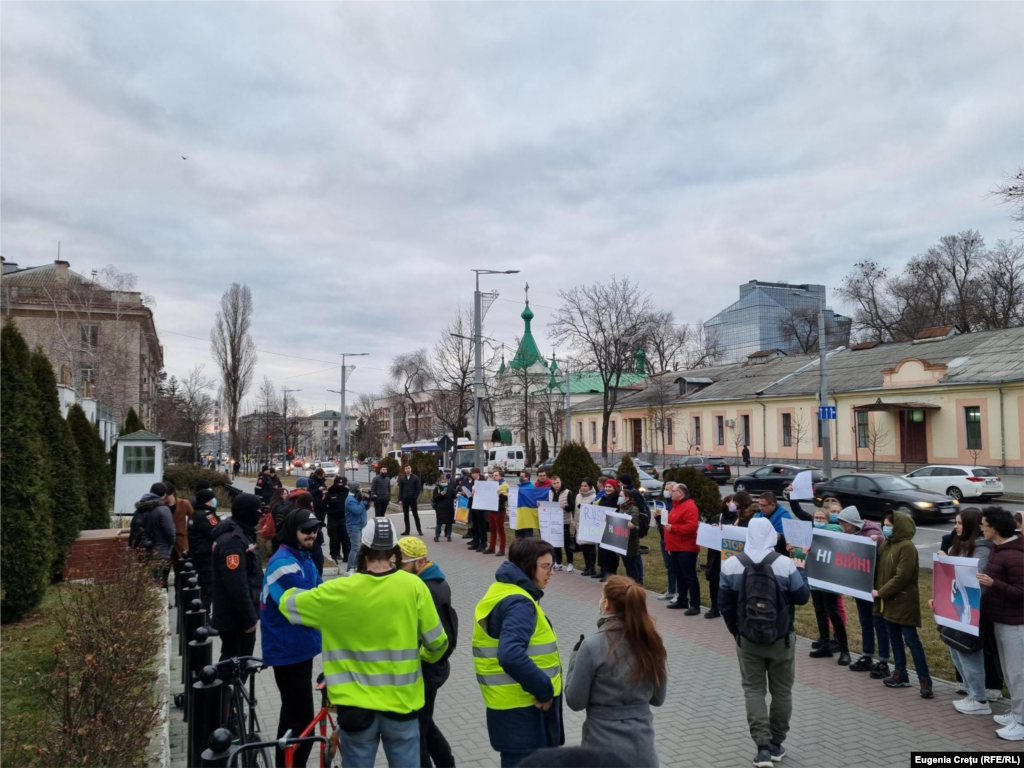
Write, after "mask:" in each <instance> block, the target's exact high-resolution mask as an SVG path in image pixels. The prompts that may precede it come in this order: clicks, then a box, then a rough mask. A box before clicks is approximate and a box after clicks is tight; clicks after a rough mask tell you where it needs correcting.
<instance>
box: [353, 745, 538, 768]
mask: <svg viewBox="0 0 1024 768" xmlns="http://www.w3.org/2000/svg"><path fill="white" fill-rule="evenodd" d="M534 752H536V750H534V749H531V750H529V751H527V752H499V753H498V754H499V755H501V768H515V767H516V766H517V765H519V763H521V762H522V761H523V760H525V759H526V758H527V757H529V756H530V755H532V754H533V753H534ZM345 768H348V766H345Z"/></svg>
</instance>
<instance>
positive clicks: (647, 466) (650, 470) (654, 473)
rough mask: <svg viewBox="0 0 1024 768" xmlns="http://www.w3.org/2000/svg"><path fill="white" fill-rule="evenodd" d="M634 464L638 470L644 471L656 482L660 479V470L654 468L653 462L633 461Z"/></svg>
mask: <svg viewBox="0 0 1024 768" xmlns="http://www.w3.org/2000/svg"><path fill="white" fill-rule="evenodd" d="M633 463H634V464H636V468H637V469H642V470H643V471H644V472H646V473H647V474H648V475H650V476H651V477H653V478H654V479H655V480H658V479H659V477H658V468H657V467H656V466H654V465H653V464H651V462H649V461H644V460H643V459H633Z"/></svg>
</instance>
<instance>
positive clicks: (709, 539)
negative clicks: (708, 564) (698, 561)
mask: <svg viewBox="0 0 1024 768" xmlns="http://www.w3.org/2000/svg"><path fill="white" fill-rule="evenodd" d="M697 546H698V547H707V548H708V549H714V550H717V551H719V552H721V551H722V529H721V528H719V527H718V526H717V525H711V524H710V523H701V524H700V525H698V526H697Z"/></svg>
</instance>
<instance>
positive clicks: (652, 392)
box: [644, 375, 679, 466]
mask: <svg viewBox="0 0 1024 768" xmlns="http://www.w3.org/2000/svg"><path fill="white" fill-rule="evenodd" d="M644 399H645V400H646V402H647V418H648V420H649V421H650V423H651V428H652V431H653V432H654V434H655V435H656V436H660V439H661V464H662V466H664V465H665V437H666V436H665V430H666V429H667V426H668V420H669V419H670V418H671V416H672V414H671V411H670V410H669V409H670V407H671V406H672V405H673V404H674V403H675V402H676V400H678V399H679V390H678V389H677V388H676V386H675V384H674V383H673V382H672V380H671V377H669V376H665V375H662V376H652V377H651V380H650V383H649V384H648V385H647V389H646V390H645V391H644Z"/></svg>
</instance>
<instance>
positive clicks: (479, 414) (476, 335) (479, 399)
mask: <svg viewBox="0 0 1024 768" xmlns="http://www.w3.org/2000/svg"><path fill="white" fill-rule="evenodd" d="M472 271H473V272H474V273H476V290H475V291H473V339H474V342H475V344H476V353H475V356H476V372H475V374H474V375H473V445H474V446H476V448H475V450H474V452H473V455H474V461H473V463H474V464H475V465H476V466H478V467H480V468H481V469H482V468H483V466H484V441H483V434H482V433H483V430H484V424H483V402H484V371H483V351H482V348H481V347H482V343H483V342H482V340H481V338H480V336H481V328H482V326H483V318H482V317H481V311H480V275H515V274H518V273H519V270H518V269H474V270H472ZM455 444H456V446H458V440H456V441H455ZM452 463H453V464H454V462H452ZM453 469H454V467H453Z"/></svg>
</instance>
